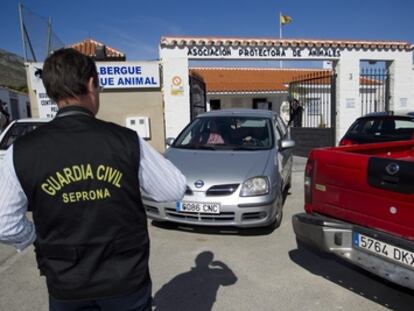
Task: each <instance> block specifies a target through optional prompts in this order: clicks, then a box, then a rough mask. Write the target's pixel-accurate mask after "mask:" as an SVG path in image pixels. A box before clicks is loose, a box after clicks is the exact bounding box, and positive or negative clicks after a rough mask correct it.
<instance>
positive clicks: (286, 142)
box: [280, 139, 295, 150]
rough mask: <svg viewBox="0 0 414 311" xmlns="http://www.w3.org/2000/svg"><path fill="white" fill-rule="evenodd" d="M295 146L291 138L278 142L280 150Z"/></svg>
mask: <svg viewBox="0 0 414 311" xmlns="http://www.w3.org/2000/svg"><path fill="white" fill-rule="evenodd" d="M293 147H295V141H294V140H292V139H283V140H282V141H281V142H280V149H281V150H285V149H291V148H293Z"/></svg>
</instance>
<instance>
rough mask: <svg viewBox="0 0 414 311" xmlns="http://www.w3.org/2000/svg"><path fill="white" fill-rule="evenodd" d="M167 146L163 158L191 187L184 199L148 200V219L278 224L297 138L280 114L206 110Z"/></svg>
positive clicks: (170, 139)
mask: <svg viewBox="0 0 414 311" xmlns="http://www.w3.org/2000/svg"><path fill="white" fill-rule="evenodd" d="M167 144H168V145H170V148H169V149H168V150H167V151H166V153H165V156H166V157H167V158H168V159H169V160H170V161H171V162H172V163H174V164H175V165H176V166H177V167H178V168H179V169H180V170H181V171H182V172H183V174H184V175H185V176H186V178H187V182H188V185H187V191H186V194H185V196H184V198H183V199H182V201H180V202H168V203H157V202H154V201H151V200H149V199H148V198H144V204H145V206H146V211H147V215H148V217H149V218H151V219H154V220H158V221H172V222H177V223H183V224H192V225H209V226H237V227H262V226H271V227H272V228H277V227H278V226H279V225H280V223H281V220H282V215H283V210H282V209H283V196H282V195H283V193H284V191H286V190H287V189H288V188H289V187H290V183H291V174H292V154H291V151H292V148H293V147H294V142H293V141H292V140H290V138H289V133H288V130H287V128H286V125H285V124H284V122H283V121H282V119H281V118H280V117H279V116H278V115H276V114H275V113H273V112H271V111H267V110H252V109H238V110H234V109H229V110H218V111H211V112H207V113H204V114H202V115H199V116H197V118H195V119H194V120H193V121H192V122H191V123H190V124H189V125H188V126H187V127H186V128H185V129H184V130H183V131H182V132H181V133H180V135H179V136H178V137H177V139H175V140H174V139H172V138H169V139H167Z"/></svg>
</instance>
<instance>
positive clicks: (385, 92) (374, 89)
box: [359, 68, 391, 116]
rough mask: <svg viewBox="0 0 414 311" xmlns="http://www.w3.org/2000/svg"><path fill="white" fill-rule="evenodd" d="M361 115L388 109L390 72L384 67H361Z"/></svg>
mask: <svg viewBox="0 0 414 311" xmlns="http://www.w3.org/2000/svg"><path fill="white" fill-rule="evenodd" d="M359 94H360V98H361V116H362V115H365V114H367V113H371V112H379V111H389V109H390V97H391V96H390V74H389V72H388V69H386V68H376V69H373V68H361V73H360V78H359Z"/></svg>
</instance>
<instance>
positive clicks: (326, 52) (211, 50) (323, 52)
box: [187, 46, 341, 59]
mask: <svg viewBox="0 0 414 311" xmlns="http://www.w3.org/2000/svg"><path fill="white" fill-rule="evenodd" d="M187 56H188V57H189V58H203V59H206V58H211V59H214V58H216V59H226V58H229V59H271V58H274V59H339V58H340V57H341V49H339V48H331V47H313V48H308V47H306V48H300V47H297V48H295V47H293V48H292V47H277V46H246V47H232V46H193V47H189V48H188V52H187Z"/></svg>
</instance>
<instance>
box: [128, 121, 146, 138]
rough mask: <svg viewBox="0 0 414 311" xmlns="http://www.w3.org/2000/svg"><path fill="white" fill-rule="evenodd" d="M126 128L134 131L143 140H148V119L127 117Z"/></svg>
mask: <svg viewBox="0 0 414 311" xmlns="http://www.w3.org/2000/svg"><path fill="white" fill-rule="evenodd" d="M126 127H127V128H129V129H131V130H134V131H135V132H137V133H138V135H139V136H140V137H142V138H144V139H150V138H151V133H150V120H149V118H148V117H128V118H126Z"/></svg>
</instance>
